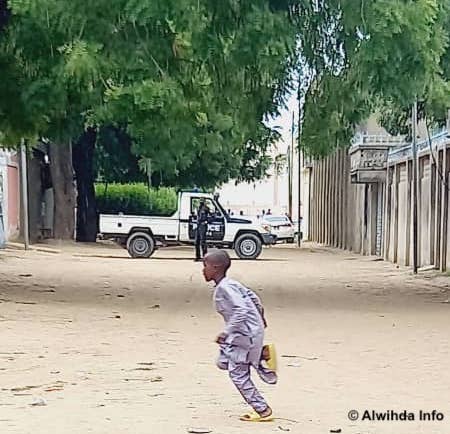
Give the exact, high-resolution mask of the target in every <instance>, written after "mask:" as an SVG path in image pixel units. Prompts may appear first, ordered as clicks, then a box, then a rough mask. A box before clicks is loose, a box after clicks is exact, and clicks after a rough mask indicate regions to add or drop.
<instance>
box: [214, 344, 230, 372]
mask: <svg viewBox="0 0 450 434" xmlns="http://www.w3.org/2000/svg"><path fill="white" fill-rule="evenodd" d="M216 365H217V367H218V368H219V369H223V370H224V371H227V370H228V357H227V356H226V353H225V345H223V344H222V345H220V353H219V357H218V358H217V362H216Z"/></svg>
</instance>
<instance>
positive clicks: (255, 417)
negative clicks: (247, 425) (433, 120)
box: [239, 411, 274, 422]
mask: <svg viewBox="0 0 450 434" xmlns="http://www.w3.org/2000/svg"><path fill="white" fill-rule="evenodd" d="M239 419H240V420H243V421H244V422H272V421H273V420H274V417H273V415H271V414H270V415H269V416H265V417H263V416H260V415H259V414H258V413H257V412H256V411H250V412H249V413H245V414H243V415H242V416H241V417H240V418H239Z"/></svg>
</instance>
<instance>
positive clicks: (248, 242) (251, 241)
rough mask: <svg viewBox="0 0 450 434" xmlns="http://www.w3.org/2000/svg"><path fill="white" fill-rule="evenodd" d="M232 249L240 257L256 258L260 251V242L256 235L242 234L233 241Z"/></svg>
mask: <svg viewBox="0 0 450 434" xmlns="http://www.w3.org/2000/svg"><path fill="white" fill-rule="evenodd" d="M234 251H235V252H236V255H238V256H239V258H241V259H256V258H257V257H258V256H259V255H260V254H261V251H262V242H261V240H260V239H259V237H258V236H257V235H254V234H243V235H240V236H239V237H238V239H237V240H236V242H235V243H234Z"/></svg>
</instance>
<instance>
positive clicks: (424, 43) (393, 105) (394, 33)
mask: <svg viewBox="0 0 450 434" xmlns="http://www.w3.org/2000/svg"><path fill="white" fill-rule="evenodd" d="M297 18H298V23H299V27H300V28H301V29H302V30H301V31H300V32H299V35H300V42H301V56H302V62H301V65H302V68H303V69H302V71H301V77H305V76H306V75H307V76H309V77H307V78H309V81H308V80H306V81H307V83H306V85H305V107H304V128H303V132H302V137H301V140H302V144H303V146H304V147H305V148H306V151H307V152H309V153H310V154H313V155H324V154H326V153H328V152H329V151H330V150H332V149H333V148H334V147H335V146H340V145H345V146H347V145H348V143H349V139H350V138H351V136H352V134H353V131H354V127H355V126H356V124H357V123H359V122H360V121H362V120H365V118H367V116H368V115H369V114H370V113H372V112H374V111H378V112H381V121H382V123H383V125H384V126H386V127H387V128H388V129H389V130H390V131H392V132H404V131H405V127H406V125H405V123H404V120H405V119H407V117H408V116H407V112H408V110H410V107H411V105H412V103H413V101H414V100H415V99H416V98H418V99H419V100H420V101H423V102H424V103H425V104H424V107H425V109H424V111H423V113H426V114H427V116H428V117H431V118H435V119H442V116H443V114H444V112H445V108H447V107H449V106H450V92H449V90H450V89H449V82H450V74H449V68H448V58H449V54H448V52H449V51H448V50H449V48H448V37H449V31H450V14H449V2H448V0H416V1H414V2H412V1H405V0H374V1H368V0H356V1H353V0H345V1H344V0H340V1H339V0H334V1H323V2H322V1H320V2H310V4H306V3H303V4H302V6H300V7H299V9H298V16H297ZM446 65H447V66H446ZM306 72H307V74H306ZM311 77H312V78H311ZM402 112H403V113H402Z"/></svg>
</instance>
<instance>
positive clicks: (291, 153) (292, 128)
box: [288, 112, 295, 220]
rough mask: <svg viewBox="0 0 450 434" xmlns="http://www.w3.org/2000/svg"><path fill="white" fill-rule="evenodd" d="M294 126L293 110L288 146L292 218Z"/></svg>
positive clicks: (289, 199)
mask: <svg viewBox="0 0 450 434" xmlns="http://www.w3.org/2000/svg"><path fill="white" fill-rule="evenodd" d="M294 128H295V113H294V112H292V126H291V145H290V146H288V183H289V185H288V195H289V196H288V214H289V218H290V219H291V220H292V180H293V179H292V178H293V176H292V175H293V166H294Z"/></svg>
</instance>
